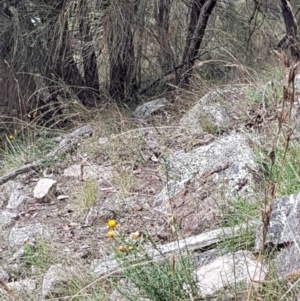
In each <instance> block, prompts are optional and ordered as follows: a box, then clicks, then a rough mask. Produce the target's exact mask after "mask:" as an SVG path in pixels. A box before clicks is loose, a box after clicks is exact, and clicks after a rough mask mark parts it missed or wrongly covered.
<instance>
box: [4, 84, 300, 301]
mask: <svg viewBox="0 0 300 301" xmlns="http://www.w3.org/2000/svg"><path fill="white" fill-rule="evenodd" d="M275 84H278V83H276V82H275ZM280 85H281V83H280V82H279V88H278V89H277V88H276V87H275V88H274V83H273V86H272V84H266V85H265V86H263V87H260V89H258V88H257V87H253V86H250V85H244V86H227V87H225V88H220V89H211V91H209V92H208V93H207V94H206V95H205V96H204V97H202V98H201V99H199V100H198V101H197V102H196V103H195V104H194V105H193V107H192V108H191V109H190V110H188V111H187V112H186V113H185V114H184V115H182V116H181V118H180V120H179V121H176V122H173V123H170V124H168V125H159V124H156V125H151V122H150V121H149V120H151V118H157V119H161V120H163V119H167V118H169V116H170V115H171V114H172V106H174V103H171V102H169V101H167V100H166V99H158V100H155V101H152V102H148V103H146V104H145V105H143V106H141V107H139V108H137V110H136V111H135V112H134V114H133V115H132V120H133V122H134V124H135V126H134V127H133V128H132V129H130V130H127V131H121V132H120V133H118V134H115V135H110V136H104V135H101V134H100V133H101V130H100V129H99V127H98V126H99V125H97V124H94V123H91V124H86V125H85V126H83V127H80V128H78V129H76V130H75V131H73V132H70V133H69V134H67V135H62V136H61V137H57V138H56V139H54V140H53V141H52V142H53V143H54V144H52V148H51V150H50V151H49V152H48V154H47V155H45V156H43V157H40V158H39V159H37V160H33V161H32V162H19V163H21V164H19V167H18V168H16V169H11V170H10V171H7V172H5V173H4V172H3V174H2V175H1V177H0V183H1V186H0V206H1V211H0V229H1V232H0V236H1V242H2V243H1V245H0V260H1V261H0V262H1V265H0V280H1V282H0V284H1V286H0V296H1V298H0V300H3V301H4V300H26V301H27V300H34V301H37V300H91V301H92V300H211V299H213V300H298V299H297V298H298V297H296V296H297V294H298V293H299V290H298V289H297V286H296V282H295V279H297V277H298V275H299V274H300V273H299V269H300V261H299V258H300V257H299V248H298V246H299V245H298V241H299V234H298V233H299V231H298V230H299V229H298V227H299V225H300V221H299V205H298V201H299V199H300V195H297V194H296V193H297V192H298V191H299V188H300V184H299V183H300V181H299V170H298V169H299V165H297V164H298V163H299V160H298V159H297V154H298V153H299V128H298V125H297V109H298V103H297V102H295V103H294V101H288V99H286V98H285V97H286V96H284V97H282V95H281V94H280V92H278V91H280V87H281V86H280ZM286 87H287V91H291V90H290V87H289V86H286ZM276 89H277V90H276ZM289 93H292V92H289ZM11 143H14V142H11ZM268 152H269V157H268ZM295 154H296V155H295ZM294 159H295V160H294ZM3 160H5V158H4V159H3ZM293 160H294V161H293ZM3 162H4V161H3ZM286 180H287V181H286ZM284 195H285V196H284ZM109 220H110V221H111V224H109V226H108V225H107V222H108V221H109ZM113 221H116V225H115V224H114V222H113ZM109 227H110V228H111V229H109ZM267 254H268V255H267ZM270 254H271V255H270ZM184 258H185V259H186V258H187V260H188V262H189V263H190V264H191V265H190V266H189V268H187V265H185V264H184V263H183V262H185V261H183V259H184ZM137 267H138V268H137ZM167 267H168V268H169V270H168V269H167V270H165V268H167ZM183 267H185V268H184V269H183ZM166 275H167V276H166ZM135 276H136V278H134V277H135ZM143 277H144V278H143ZM147 277H148V278H147ZM165 277H166V279H167V281H166V282H164V281H163V279H164V278H165ZM137 279H138V280H140V282H139V281H138V280H137ZM274 279H276V281H275V283H274ZM174 283H176V286H175V284H174ZM149 287H150V288H149ZM175 289H176V290H175ZM160 290H161V295H159V293H157V295H155V294H154V292H159V291H160ZM168 292H169V293H168ZM271 292H272V293H271ZM162 296H164V297H162ZM129 297H130V298H131V299H128V298H129ZM294 297H295V298H296V299H293V298H294ZM176 298H177V299H176Z"/></svg>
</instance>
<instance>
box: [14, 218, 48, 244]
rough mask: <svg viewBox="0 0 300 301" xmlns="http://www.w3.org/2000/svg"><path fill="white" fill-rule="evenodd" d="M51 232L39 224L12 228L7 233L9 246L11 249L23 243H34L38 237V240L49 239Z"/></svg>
mask: <svg viewBox="0 0 300 301" xmlns="http://www.w3.org/2000/svg"><path fill="white" fill-rule="evenodd" d="M51 236H52V235H51V231H50V230H49V229H48V228H47V227H46V226H44V225H43V224H41V223H35V224H31V225H27V226H24V227H17V226H15V227H13V228H12V229H11V231H10V233H9V238H8V241H9V245H10V246H11V247H14V246H21V245H23V244H24V243H25V242H34V240H35V239H36V238H37V237H38V238H39V239H42V240H43V239H45V240H46V239H49V238H50V237H51Z"/></svg>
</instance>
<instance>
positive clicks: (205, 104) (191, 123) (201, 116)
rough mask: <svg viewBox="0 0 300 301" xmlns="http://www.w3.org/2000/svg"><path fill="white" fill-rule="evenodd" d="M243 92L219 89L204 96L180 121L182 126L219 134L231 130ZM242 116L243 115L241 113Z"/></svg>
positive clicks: (239, 109) (240, 109) (232, 88)
mask: <svg viewBox="0 0 300 301" xmlns="http://www.w3.org/2000/svg"><path fill="white" fill-rule="evenodd" d="M241 97H243V92H242V91H241V89H240V88H234V87H230V88H229V89H217V90H213V91H210V92H208V93H207V94H206V95H205V96H203V97H202V98H201V99H200V100H199V101H197V102H196V104H195V105H194V106H193V108H192V109H191V110H189V111H188V112H187V113H186V114H185V115H184V116H183V117H182V118H181V120H180V124H181V125H183V126H188V127H191V128H193V129H194V131H205V132H208V133H213V134H215V133H217V132H219V131H222V130H226V129H228V128H231V127H232V126H233V125H234V121H235V119H236V117H237V116H236V115H237V114H239V111H240V112H241V111H242V109H244V108H239V104H240V98H241ZM241 114H242V113H241Z"/></svg>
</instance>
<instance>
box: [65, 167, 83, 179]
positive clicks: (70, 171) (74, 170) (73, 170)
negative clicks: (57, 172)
mask: <svg viewBox="0 0 300 301" xmlns="http://www.w3.org/2000/svg"><path fill="white" fill-rule="evenodd" d="M64 176H65V177H70V178H77V179H81V177H82V166H81V165H80V164H75V165H72V166H70V167H68V168H66V169H65V170H64Z"/></svg>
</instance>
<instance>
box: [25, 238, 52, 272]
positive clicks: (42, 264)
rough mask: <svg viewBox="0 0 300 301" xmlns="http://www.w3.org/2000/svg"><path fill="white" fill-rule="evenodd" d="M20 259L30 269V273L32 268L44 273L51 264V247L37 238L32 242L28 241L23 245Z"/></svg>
mask: <svg viewBox="0 0 300 301" xmlns="http://www.w3.org/2000/svg"><path fill="white" fill-rule="evenodd" d="M22 259H23V263H24V265H25V267H26V268H28V269H30V273H32V271H33V269H35V270H36V272H38V273H44V272H46V271H47V269H48V268H49V267H50V266H51V264H52V260H51V248H50V246H49V245H48V244H47V243H46V242H44V241H42V240H37V241H36V242H35V243H34V244H29V243H28V244H26V245H25V247H24V254H23V257H22Z"/></svg>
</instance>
